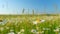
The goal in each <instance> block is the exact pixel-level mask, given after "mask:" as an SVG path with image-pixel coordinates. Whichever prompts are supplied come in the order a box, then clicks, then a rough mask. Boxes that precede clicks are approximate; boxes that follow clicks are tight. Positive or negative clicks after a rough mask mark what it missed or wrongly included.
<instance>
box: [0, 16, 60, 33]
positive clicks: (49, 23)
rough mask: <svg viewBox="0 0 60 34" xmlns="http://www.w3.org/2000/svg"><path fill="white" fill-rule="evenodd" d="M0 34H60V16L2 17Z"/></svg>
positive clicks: (0, 19)
mask: <svg viewBox="0 0 60 34" xmlns="http://www.w3.org/2000/svg"><path fill="white" fill-rule="evenodd" d="M0 34H60V16H59V15H58V16H56V15H55V16H52V15H50V16H47V15H44V16H41V15H0Z"/></svg>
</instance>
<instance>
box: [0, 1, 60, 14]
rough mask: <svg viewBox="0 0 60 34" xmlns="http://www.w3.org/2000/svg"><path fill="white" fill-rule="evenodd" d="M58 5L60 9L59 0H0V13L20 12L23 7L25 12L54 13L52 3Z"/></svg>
mask: <svg viewBox="0 0 60 34" xmlns="http://www.w3.org/2000/svg"><path fill="white" fill-rule="evenodd" d="M55 4H56V5H57V6H58V11H60V0H0V14H21V13H22V9H23V8H25V13H27V12H28V9H29V13H32V9H35V13H36V12H37V13H44V7H46V8H45V9H46V11H45V13H56V12H55V8H54V5H55Z"/></svg>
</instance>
